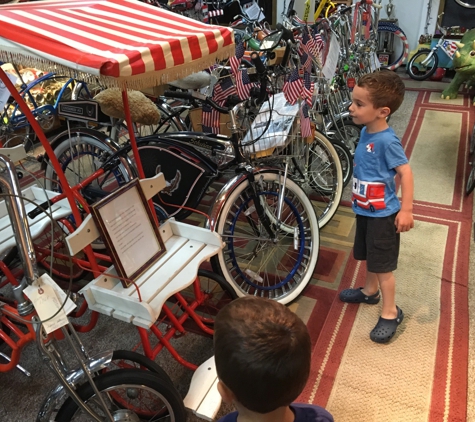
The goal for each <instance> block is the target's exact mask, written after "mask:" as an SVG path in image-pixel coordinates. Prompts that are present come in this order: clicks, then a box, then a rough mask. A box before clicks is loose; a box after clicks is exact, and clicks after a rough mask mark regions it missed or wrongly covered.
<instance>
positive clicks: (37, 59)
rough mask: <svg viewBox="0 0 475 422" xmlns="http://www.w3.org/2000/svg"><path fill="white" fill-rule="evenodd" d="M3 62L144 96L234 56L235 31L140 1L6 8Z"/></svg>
mask: <svg viewBox="0 0 475 422" xmlns="http://www.w3.org/2000/svg"><path fill="white" fill-rule="evenodd" d="M0 28H1V29H0V60H1V61H4V62H13V63H18V64H23V65H26V66H35V67H38V68H40V69H42V70H50V71H56V72H61V73H67V74H70V75H73V76H75V77H79V78H86V79H87V77H86V76H87V75H89V76H90V75H93V76H95V77H99V78H100V79H101V80H102V81H103V83H104V84H106V85H108V86H125V85H126V86H128V87H129V88H135V89H142V88H145V87H149V86H154V85H157V84H160V83H162V82H166V81H167V80H175V79H178V78H180V77H184V76H186V75H188V74H190V73H192V72H195V71H198V70H202V69H204V68H206V67H208V66H210V65H211V64H213V63H214V62H215V61H216V60H217V59H224V58H226V57H228V56H229V55H232V54H234V36H233V31H232V29H230V28H225V27H221V26H213V25H207V24H204V23H201V22H197V21H195V20H192V19H189V18H186V17H183V16H181V15H178V14H175V13H172V12H168V11H166V10H163V9H159V8H157V7H154V6H150V5H147V4H145V3H142V2H139V1H137V0H52V1H41V2H29V3H20V4H14V5H3V6H0Z"/></svg>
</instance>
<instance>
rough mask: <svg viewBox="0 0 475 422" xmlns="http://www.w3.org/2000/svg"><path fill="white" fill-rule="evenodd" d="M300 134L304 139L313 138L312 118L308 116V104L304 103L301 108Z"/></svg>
mask: <svg viewBox="0 0 475 422" xmlns="http://www.w3.org/2000/svg"><path fill="white" fill-rule="evenodd" d="M300 133H301V134H302V138H307V137H309V136H312V125H311V124H310V116H309V115H308V105H307V103H305V102H304V103H302V107H300Z"/></svg>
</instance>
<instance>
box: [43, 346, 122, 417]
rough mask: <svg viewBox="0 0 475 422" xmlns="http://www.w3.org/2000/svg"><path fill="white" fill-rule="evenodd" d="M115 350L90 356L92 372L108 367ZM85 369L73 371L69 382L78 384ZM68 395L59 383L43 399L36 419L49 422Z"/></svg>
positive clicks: (87, 364) (89, 366)
mask: <svg viewBox="0 0 475 422" xmlns="http://www.w3.org/2000/svg"><path fill="white" fill-rule="evenodd" d="M113 354H114V352H113V351H112V350H108V351H107V352H103V353H101V354H98V355H96V356H93V357H91V358H89V360H88V361H87V363H86V366H87V368H88V370H89V371H90V372H97V371H98V370H100V369H104V368H106V367H107V365H108V364H109V363H111V361H112V357H113ZM84 377H85V375H84V370H83V369H82V368H79V369H76V370H75V371H73V372H71V373H70V374H68V375H67V376H66V379H67V380H68V382H70V383H72V384H73V385H75V386H77V385H79V384H81V383H82V381H84ZM65 396H66V397H67V393H66V391H65V390H64V387H63V385H61V384H58V385H57V386H56V387H54V388H53V389H52V390H51V391H50V392H49V393H48V395H47V396H46V399H45V400H44V401H43V404H42V405H41V407H40V411H39V412H38V415H37V418H36V421H37V422H49V421H50V420H51V419H50V417H51V414H52V412H54V411H55V410H56V409H57V408H58V404H59V403H60V401H63V399H64V398H65Z"/></svg>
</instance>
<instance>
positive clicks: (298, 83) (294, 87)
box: [282, 68, 302, 105]
mask: <svg viewBox="0 0 475 422" xmlns="http://www.w3.org/2000/svg"><path fill="white" fill-rule="evenodd" d="M282 91H283V93H284V96H285V99H286V100H287V101H288V102H289V103H290V104H292V105H294V104H295V103H296V101H297V100H298V98H299V97H300V95H301V93H302V79H301V78H300V76H299V72H298V70H297V69H296V68H294V69H293V70H292V71H291V72H290V75H289V79H287V80H286V81H285V83H284V87H283V88H282Z"/></svg>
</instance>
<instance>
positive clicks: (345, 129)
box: [327, 119, 362, 155]
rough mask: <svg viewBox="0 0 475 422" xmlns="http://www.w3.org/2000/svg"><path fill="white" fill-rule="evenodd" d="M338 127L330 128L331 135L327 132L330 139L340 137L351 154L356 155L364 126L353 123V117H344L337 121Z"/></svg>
mask: <svg viewBox="0 0 475 422" xmlns="http://www.w3.org/2000/svg"><path fill="white" fill-rule="evenodd" d="M337 126H338V128H337V129H336V128H335V127H334V126H332V127H331V128H330V131H331V135H330V134H327V136H328V138H329V139H330V140H333V139H339V140H341V141H343V142H344V143H345V145H346V146H347V148H348V149H349V150H350V152H351V154H353V155H354V153H355V149H356V145H358V142H359V140H360V136H361V129H362V127H361V126H359V125H357V124H355V123H353V121H352V120H351V119H344V120H340V121H338V122H337Z"/></svg>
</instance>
